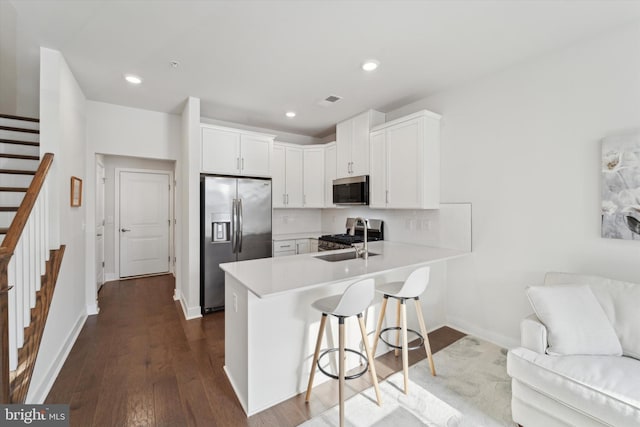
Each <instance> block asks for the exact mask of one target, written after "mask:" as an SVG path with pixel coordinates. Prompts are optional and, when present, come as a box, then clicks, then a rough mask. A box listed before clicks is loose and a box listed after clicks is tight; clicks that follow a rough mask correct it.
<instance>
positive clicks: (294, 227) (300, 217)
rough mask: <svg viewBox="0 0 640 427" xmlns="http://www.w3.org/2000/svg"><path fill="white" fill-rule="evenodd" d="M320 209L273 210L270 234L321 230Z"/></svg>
mask: <svg viewBox="0 0 640 427" xmlns="http://www.w3.org/2000/svg"><path fill="white" fill-rule="evenodd" d="M321 212H322V211H321V210H320V209H274V210H273V216H272V227H271V232H272V234H287V233H307V232H319V231H321V230H322V215H321Z"/></svg>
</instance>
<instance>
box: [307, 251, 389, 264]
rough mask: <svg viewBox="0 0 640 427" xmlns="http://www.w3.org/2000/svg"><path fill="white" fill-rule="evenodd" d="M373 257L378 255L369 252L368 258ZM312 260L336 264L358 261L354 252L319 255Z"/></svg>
mask: <svg viewBox="0 0 640 427" xmlns="http://www.w3.org/2000/svg"><path fill="white" fill-rule="evenodd" d="M375 255H378V254H376V253H373V252H369V256H375ZM314 258H316V259H321V260H322V261H329V262H336V261H346V260H349V259H358V258H359V257H357V256H356V253H355V251H354V252H342V253H339V254H328V255H320V256H316V257H314Z"/></svg>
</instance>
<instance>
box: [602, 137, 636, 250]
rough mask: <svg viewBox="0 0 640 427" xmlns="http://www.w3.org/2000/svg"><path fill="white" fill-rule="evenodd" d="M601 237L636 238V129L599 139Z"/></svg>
mask: <svg viewBox="0 0 640 427" xmlns="http://www.w3.org/2000/svg"><path fill="white" fill-rule="evenodd" d="M602 237H606V238H610V239H627V240H640V132H634V133H631V134H624V135H619V136H613V137H609V138H605V139H604V140H603V142H602Z"/></svg>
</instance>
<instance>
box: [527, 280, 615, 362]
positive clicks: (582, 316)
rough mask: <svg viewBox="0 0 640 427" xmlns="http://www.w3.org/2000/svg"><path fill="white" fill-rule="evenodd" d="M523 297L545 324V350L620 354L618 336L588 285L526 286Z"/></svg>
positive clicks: (555, 353)
mask: <svg viewBox="0 0 640 427" xmlns="http://www.w3.org/2000/svg"><path fill="white" fill-rule="evenodd" d="M527 297H528V298H529V302H530V303H531V306H532V307H533V310H534V311H535V313H536V315H537V316H538V319H540V321H541V322H542V323H543V324H544V325H545V326H546V327H547V331H548V341H549V348H548V349H547V353H548V354H551V355H568V354H590V355H611V356H620V355H622V347H621V346H620V340H618V337H617V335H616V332H615V330H614V329H613V326H611V323H610V322H609V319H608V318H607V315H606V314H605V312H604V310H603V309H602V306H600V304H599V303H598V300H597V299H596V297H595V295H594V294H593V292H592V291H591V289H590V288H589V286H587V285H561V286H530V287H529V288H527Z"/></svg>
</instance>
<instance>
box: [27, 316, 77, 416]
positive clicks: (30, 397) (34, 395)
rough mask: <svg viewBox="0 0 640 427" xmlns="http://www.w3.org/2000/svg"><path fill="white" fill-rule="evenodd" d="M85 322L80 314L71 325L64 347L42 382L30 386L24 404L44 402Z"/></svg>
mask: <svg viewBox="0 0 640 427" xmlns="http://www.w3.org/2000/svg"><path fill="white" fill-rule="evenodd" d="M86 320H87V314H86V313H82V314H80V317H78V320H76V323H75V324H74V325H73V328H72V329H71V331H70V332H69V335H67V339H65V341H64V345H63V346H62V348H61V349H60V352H59V353H58V355H57V356H56V357H55V358H54V359H53V362H52V363H51V365H50V366H49V369H47V374H46V375H45V376H44V379H43V381H42V382H41V383H40V384H37V385H36V384H33V383H32V384H31V386H30V387H29V392H28V393H27V399H26V403H29V404H42V403H44V400H45V399H46V398H47V395H48V394H49V392H50V391H51V387H53V383H54V382H55V380H56V378H58V374H59V373H60V370H61V369H62V366H63V365H64V362H65V361H66V360H67V357H68V356H69V353H70V352H71V349H72V348H73V344H75V342H76V339H77V338H78V335H80V331H81V330H82V327H83V326H84V323H85V321H86Z"/></svg>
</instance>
